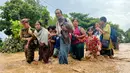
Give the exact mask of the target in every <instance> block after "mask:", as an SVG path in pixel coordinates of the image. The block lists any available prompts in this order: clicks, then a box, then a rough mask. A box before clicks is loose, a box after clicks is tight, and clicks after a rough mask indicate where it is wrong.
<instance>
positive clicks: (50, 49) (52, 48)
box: [48, 41, 54, 57]
mask: <svg viewBox="0 0 130 73" xmlns="http://www.w3.org/2000/svg"><path fill="white" fill-rule="evenodd" d="M48 43H49V51H50V52H49V53H50V54H49V56H50V57H51V56H52V55H53V51H54V45H53V43H51V41H49V42H48Z"/></svg>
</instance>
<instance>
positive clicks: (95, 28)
mask: <svg viewBox="0 0 130 73" xmlns="http://www.w3.org/2000/svg"><path fill="white" fill-rule="evenodd" d="M97 28H100V25H99V23H95V26H94V32H93V33H94V35H95V36H96V37H97V38H98V39H99V40H100V36H101V33H100V31H98V30H97Z"/></svg>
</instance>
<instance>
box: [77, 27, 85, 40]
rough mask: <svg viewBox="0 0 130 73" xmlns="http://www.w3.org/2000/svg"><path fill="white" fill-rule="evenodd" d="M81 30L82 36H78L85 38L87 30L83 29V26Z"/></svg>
mask: <svg viewBox="0 0 130 73" xmlns="http://www.w3.org/2000/svg"><path fill="white" fill-rule="evenodd" d="M80 32H81V34H82V35H81V36H77V38H79V39H80V38H84V37H85V36H86V32H85V30H84V29H83V28H80Z"/></svg>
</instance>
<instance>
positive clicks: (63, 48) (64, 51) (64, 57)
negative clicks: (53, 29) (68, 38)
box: [59, 38, 70, 64]
mask: <svg viewBox="0 0 130 73" xmlns="http://www.w3.org/2000/svg"><path fill="white" fill-rule="evenodd" d="M69 49H70V44H65V43H64V41H63V39H62V38H60V50H59V64H68V53H69Z"/></svg>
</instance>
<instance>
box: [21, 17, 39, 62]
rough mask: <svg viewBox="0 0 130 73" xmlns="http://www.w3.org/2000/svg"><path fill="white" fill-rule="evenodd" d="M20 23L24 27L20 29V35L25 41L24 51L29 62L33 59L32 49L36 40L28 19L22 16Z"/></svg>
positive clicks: (34, 47) (35, 45)
mask: <svg viewBox="0 0 130 73" xmlns="http://www.w3.org/2000/svg"><path fill="white" fill-rule="evenodd" d="M21 23H22V25H23V27H24V28H23V29H22V30H21V33H20V37H21V40H23V41H24V42H25V44H24V52H25V57H26V60H27V62H28V63H31V62H32V61H33V60H34V51H35V49H36V48H37V46H38V42H37V39H36V37H35V36H34V34H33V32H34V29H33V28H31V26H30V25H29V19H27V18H24V19H22V20H21Z"/></svg>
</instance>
